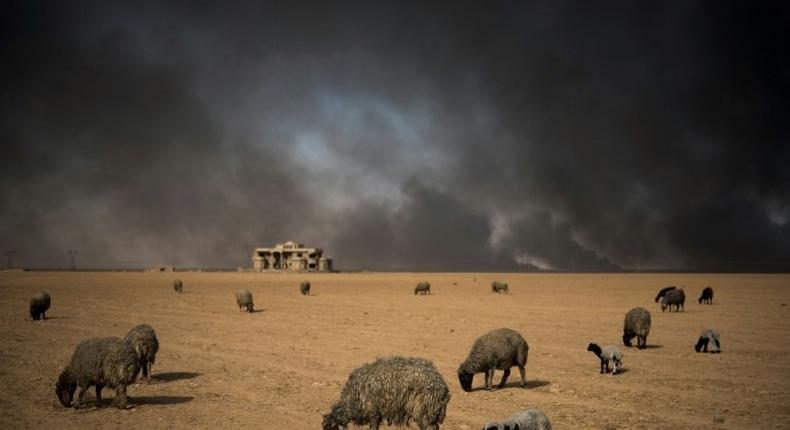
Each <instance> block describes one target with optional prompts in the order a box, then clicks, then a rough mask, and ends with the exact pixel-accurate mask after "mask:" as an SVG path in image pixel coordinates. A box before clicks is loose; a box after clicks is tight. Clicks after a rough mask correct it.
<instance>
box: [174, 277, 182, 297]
mask: <svg viewBox="0 0 790 430" xmlns="http://www.w3.org/2000/svg"><path fill="white" fill-rule="evenodd" d="M173 290H175V292H176V293H179V294H181V293H183V292H184V283H183V282H181V280H180V279H176V280H175V281H173Z"/></svg>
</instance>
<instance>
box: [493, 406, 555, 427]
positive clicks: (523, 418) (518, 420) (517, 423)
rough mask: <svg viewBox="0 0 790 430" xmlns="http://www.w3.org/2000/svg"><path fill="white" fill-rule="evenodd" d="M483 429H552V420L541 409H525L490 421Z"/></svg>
mask: <svg viewBox="0 0 790 430" xmlns="http://www.w3.org/2000/svg"><path fill="white" fill-rule="evenodd" d="M483 430H551V422H550V421H549V418H548V417H547V416H546V414H545V413H543V411H541V410H540V409H534V408H533V409H525V410H523V411H521V412H518V413H516V414H514V415H513V416H512V417H510V418H508V419H506V420H503V421H489V422H488V423H486V425H484V426H483Z"/></svg>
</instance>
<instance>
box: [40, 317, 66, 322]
mask: <svg viewBox="0 0 790 430" xmlns="http://www.w3.org/2000/svg"><path fill="white" fill-rule="evenodd" d="M71 319H74V318H73V317H57V316H55V317H43V318H42V319H41V320H42V321H46V320H71Z"/></svg>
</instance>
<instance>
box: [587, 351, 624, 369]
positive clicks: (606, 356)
mask: <svg viewBox="0 0 790 430" xmlns="http://www.w3.org/2000/svg"><path fill="white" fill-rule="evenodd" d="M587 351H592V353H593V354H595V355H597V356H598V358H599V359H600V360H601V373H609V362H610V361H611V362H613V364H614V371H613V372H612V375H616V374H617V373H619V372H620V369H622V367H623V353H622V352H620V350H619V349H617V347H616V346H613V345H608V346H604V347H603V348H601V347H600V346H598V344H597V343H591V344H589V345H588V346H587Z"/></svg>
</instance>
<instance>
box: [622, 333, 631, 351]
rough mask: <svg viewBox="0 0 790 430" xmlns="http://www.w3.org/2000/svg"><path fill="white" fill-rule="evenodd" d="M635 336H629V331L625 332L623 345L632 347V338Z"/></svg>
mask: <svg viewBox="0 0 790 430" xmlns="http://www.w3.org/2000/svg"><path fill="white" fill-rule="evenodd" d="M632 338H633V336H629V335H628V333H627V332H624V333H623V345H625V346H627V347H630V346H631V339H632Z"/></svg>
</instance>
